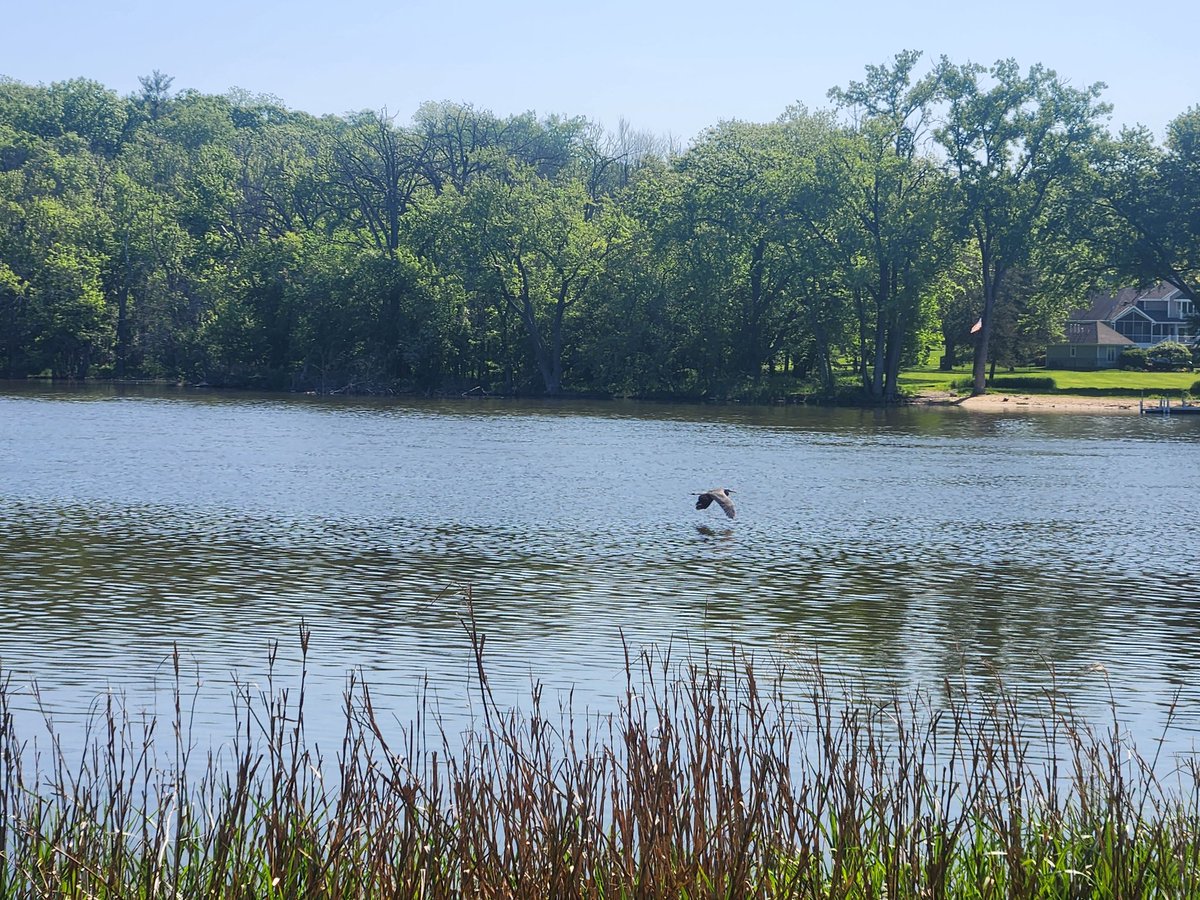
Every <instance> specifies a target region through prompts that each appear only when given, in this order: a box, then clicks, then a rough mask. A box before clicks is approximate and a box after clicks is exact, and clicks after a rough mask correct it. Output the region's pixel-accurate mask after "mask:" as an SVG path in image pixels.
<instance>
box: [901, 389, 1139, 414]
mask: <svg viewBox="0 0 1200 900" xmlns="http://www.w3.org/2000/svg"><path fill="white" fill-rule="evenodd" d="M921 400H922V401H923V402H925V403H928V404H930V405H931V406H959V407H961V408H963V409H970V410H975V411H976V412H989V413H1006V412H1020V413H1027V412H1055V413H1089V414H1091V415H1113V416H1126V415H1134V416H1136V415H1137V414H1138V401H1137V400H1136V399H1135V398H1133V397H1076V396H1072V395H1071V394H1021V393H1014V394H982V395H980V396H978V397H958V396H955V395H954V394H949V393H929V394H922V395H921ZM1154 402H1156V403H1157V401H1154Z"/></svg>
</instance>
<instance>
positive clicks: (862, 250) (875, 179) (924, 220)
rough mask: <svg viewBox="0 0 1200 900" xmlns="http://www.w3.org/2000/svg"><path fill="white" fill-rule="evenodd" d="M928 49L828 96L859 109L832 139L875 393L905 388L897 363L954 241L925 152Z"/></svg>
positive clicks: (930, 92) (900, 57)
mask: <svg viewBox="0 0 1200 900" xmlns="http://www.w3.org/2000/svg"><path fill="white" fill-rule="evenodd" d="M920 56H921V54H920V53H918V52H915V51H905V52H902V53H899V54H897V55H896V57H895V59H894V60H893V62H892V64H891V65H890V66H889V65H881V66H868V67H867V77H866V80H865V81H862V82H857V81H855V82H851V83H850V84H849V86H847V87H846V88H835V89H833V90H832V91H830V92H829V93H830V97H831V98H832V99H833V100H834V101H835V102H836V103H837V104H838V106H839V107H841V108H842V109H845V110H848V111H850V113H851V114H852V117H853V118H852V127H851V129H850V130H849V131H848V133H847V134H846V136H845V138H844V139H843V140H841V141H839V142H838V143H836V144H834V145H833V146H834V155H833V161H834V163H835V164H836V169H835V170H834V175H835V177H836V178H837V179H838V180H840V181H842V182H843V183H844V184H845V185H846V193H845V198H846V207H845V209H844V216H845V218H844V222H845V227H844V228H843V229H842V230H841V234H840V236H839V237H838V241H839V242H840V251H841V255H842V257H843V259H844V260H845V266H846V271H847V272H848V273H849V276H850V278H851V285H852V290H853V291H855V292H856V293H858V294H859V296H860V297H861V296H862V295H863V294H865V296H866V298H867V299H868V301H869V304H868V305H862V304H860V305H859V310H860V314H859V319H860V333H861V334H862V335H863V343H864V345H865V344H866V342H867V334H868V329H870V331H871V332H873V334H872V336H871V338H870V346H869V347H866V346H864V347H863V352H862V353H861V354H860V362H861V365H862V377H863V382H864V387H865V388H866V390H867V392H868V393H869V395H870V396H871V397H872V398H873V399H874V400H876V401H891V400H896V399H897V398H898V397H899V374H900V365H901V362H902V361H903V359H904V353H905V351H906V350H912V349H914V342H915V337H916V332H917V329H918V327H919V325H920V324H921V315H922V303H923V301H924V300H925V299H926V298H927V296H928V294H927V290H926V289H927V287H928V286H929V285H930V283H931V282H932V281H933V280H934V279H935V278H936V277H937V275H938V273H939V270H940V269H941V267H942V266H943V265H944V264H945V263H946V261H947V260H948V258H949V254H950V252H951V250H952V248H953V244H954V240H953V235H952V234H949V233H947V231H946V228H947V225H948V220H947V213H948V211H949V209H950V207H951V204H950V202H949V200H950V194H949V192H948V185H947V181H946V179H945V178H944V177H943V175H942V172H941V170H940V169H939V167H938V166H937V165H936V164H935V163H934V162H933V160H932V159H931V158H930V157H929V156H928V155H927V153H926V151H927V149H928V143H929V139H930V135H929V123H930V117H931V114H932V108H933V104H934V103H935V102H936V100H937V99H938V97H939V92H940V73H934V74H931V75H927V76H925V77H923V78H919V79H915V78H914V75H913V72H914V69H915V67H916V64H917V62H918V61H919V59H920Z"/></svg>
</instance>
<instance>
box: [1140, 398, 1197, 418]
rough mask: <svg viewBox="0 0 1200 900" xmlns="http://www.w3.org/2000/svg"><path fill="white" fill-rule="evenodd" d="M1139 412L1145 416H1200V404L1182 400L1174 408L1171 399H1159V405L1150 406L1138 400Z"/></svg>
mask: <svg viewBox="0 0 1200 900" xmlns="http://www.w3.org/2000/svg"><path fill="white" fill-rule="evenodd" d="M1138 412H1140V413H1141V414H1142V415H1144V416H1200V404H1196V403H1190V402H1188V401H1187V400H1181V401H1180V402H1179V403H1177V404H1176V405H1175V406H1172V405H1171V399H1170V398H1169V397H1159V398H1158V403H1157V404H1154V405H1149V404H1147V403H1146V401H1145V400H1144V399H1143V400H1138Z"/></svg>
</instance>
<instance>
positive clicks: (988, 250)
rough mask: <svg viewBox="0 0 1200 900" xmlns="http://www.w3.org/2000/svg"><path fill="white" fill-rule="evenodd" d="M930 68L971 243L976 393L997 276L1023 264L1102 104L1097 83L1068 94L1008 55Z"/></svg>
mask: <svg viewBox="0 0 1200 900" xmlns="http://www.w3.org/2000/svg"><path fill="white" fill-rule="evenodd" d="M939 70H940V77H941V80H942V83H943V85H944V89H945V96H946V98H947V101H948V109H947V112H946V118H945V121H944V123H943V125H942V127H941V128H939V129H938V132H937V135H938V138H939V140H940V141H941V143H942V146H943V147H944V148H945V151H946V154H947V156H948V159H949V162H950V165H951V166H952V168H953V170H954V172H955V174H956V175H957V184H958V188H959V190H960V191H961V194H962V202H963V206H964V209H965V210H966V213H965V222H966V225H967V227H968V229H969V230H970V232H971V234H972V236H973V238H974V240H975V242H976V244H977V245H978V248H979V260H980V275H981V282H982V287H983V310H982V317H981V318H982V320H983V327H982V331H981V333H980V336H979V340H978V342H977V344H976V353H975V364H974V386H973V390H974V392H975V393H976V394H979V393H983V391H984V390H985V388H986V385H987V361H988V349H989V342H990V340H991V336H992V329H993V326H994V319H995V315H994V313H995V309H996V302H997V299H998V298H999V295H1000V290H1001V286H1002V284H1003V283H1004V279H1005V277H1006V276H1007V275H1008V273H1009V272H1010V271H1011V270H1012V269H1013V268H1014V267H1015V266H1018V265H1022V264H1024V263H1025V262H1027V260H1028V258H1029V254H1030V251H1031V249H1032V248H1033V247H1034V245H1035V243H1036V242H1037V241H1038V240H1039V239H1040V237H1041V233H1042V226H1043V224H1044V221H1045V213H1046V211H1047V204H1048V203H1049V202H1050V200H1051V199H1052V198H1054V197H1055V196H1056V195H1055V192H1054V189H1055V188H1056V186H1062V185H1065V184H1068V183H1069V182H1070V181H1071V179H1072V178H1073V176H1074V175H1075V174H1076V173H1077V172H1078V171H1079V170H1080V169H1081V168H1082V166H1083V164H1084V160H1085V156H1086V153H1087V151H1088V149H1089V147H1090V145H1091V144H1092V142H1093V141H1094V140H1095V138H1096V135H1097V120H1098V119H1099V118H1100V117H1101V116H1103V115H1105V114H1106V113H1107V112H1108V107H1107V106H1106V105H1104V104H1101V103H1099V102H1098V98H1099V96H1100V92H1101V90H1102V88H1103V85H1101V84H1095V85H1092V86H1091V87H1089V88H1086V89H1083V90H1077V89H1075V88H1072V87H1070V86H1068V85H1067V83H1066V82H1065V81H1063V80H1061V79H1060V78H1059V77H1058V76H1057V75H1056V74H1055V73H1054V72H1053V71H1051V70H1049V69H1046V68H1044V67H1042V66H1040V65H1035V66H1032V67H1031V68H1030V69H1029V71H1028V72H1027V73H1026V74H1024V75H1022V74H1021V72H1020V69H1019V68H1018V66H1017V64H1016V63H1015V62H1014V61H1012V60H1003V61H1001V62H998V63H996V64H995V65H994V66H992V67H991V68H990V69H984V68H983V67H982V66H978V65H974V64H969V63H968V64H966V65H962V66H955V65H952V64H951V63H949V62H948V61H947V60H945V59H943V60H942V64H941V66H940V67H939ZM984 76H986V78H987V79H989V80H990V85H989V84H985V83H984V81H983V77H984Z"/></svg>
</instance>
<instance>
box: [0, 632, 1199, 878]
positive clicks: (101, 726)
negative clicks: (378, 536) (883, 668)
mask: <svg viewBox="0 0 1200 900" xmlns="http://www.w3.org/2000/svg"><path fill="white" fill-rule="evenodd" d="M465 624H466V625H467V628H468V634H469V636H470V640H471V641H472V642H473V646H474V648H475V652H476V656H475V659H476V668H477V676H478V679H477V681H478V685H479V687H480V689H481V696H482V710H481V713H482V715H481V718H480V724H479V725H478V727H476V728H474V729H472V730H471V731H469V732H468V733H467V734H465V735H459V734H451V733H449V732H448V731H447V729H446V728H445V727H444V726H443V724H442V723H441V722H440V721H439V719H438V718H437V717H436V716H435V715H433V714H432V712H431V710H432V709H433V704H431V703H430V702H428V701H427V700H426V701H425V702H423V703H421V704H419V712H418V713H417V714H416V715H415V717H414V719H413V720H412V721H411V722H409V723H407V724H405V725H404V726H403V727H401V726H394V727H393V726H389V725H388V724H386V723H384V722H383V721H382V720H381V716H380V715H379V714H378V713H377V711H376V708H375V705H374V704H373V702H372V696H371V690H370V687H369V686H368V685H366V684H364V683H362V682H361V681H360V680H359V679H358V678H357V677H355V676H354V675H350V676H349V678H348V683H347V688H346V692H345V730H344V734H343V737H342V739H341V743H340V746H339V747H338V748H337V750H336V752H335V753H334V754H332V755H331V756H330V757H328V758H326V757H324V756H323V755H322V754H321V753H320V752H318V750H317V749H316V748H315V746H314V745H313V744H312V743H310V741H309V740H308V738H307V737H306V734H305V726H304V715H305V709H304V705H305V680H306V675H305V674H304V673H303V671H302V672H301V674H300V675H299V676H298V681H297V683H294V684H292V685H290V686H280V685H278V684H276V683H275V680H274V677H272V678H271V679H269V680H268V682H267V684H266V686H265V687H264V688H263V689H262V690H260V691H254V690H252V689H250V688H249V687H248V686H240V687H239V688H238V691H237V692H236V694H235V706H236V713H237V715H236V722H237V723H238V724H237V729H236V733H235V734H233V735H230V736H229V738H228V741H227V743H225V744H224V745H222V746H221V747H219V748H216V749H213V750H211V751H208V752H206V753H203V754H200V758H196V754H197V752H198V751H197V750H196V749H195V747H194V740H193V737H192V736H191V735H190V734H189V726H188V699H187V692H186V690H184V689H183V687H182V684H183V682H182V680H181V679H180V675H179V659H178V657H176V659H175V666H176V690H175V708H174V712H173V715H172V717H171V718H172V721H170V722H164V721H159V720H158V719H156V718H153V717H143V716H139V715H136V714H134V713H131V712H129V711H128V710H126V709H123V708H121V707H120V706H119V705H116V704H111V703H109V704H107V705H105V706H104V707H103V708H102V709H101V710H99V711H98V714H97V715H96V716H95V717H94V718H93V721H92V724H91V726H90V730H89V731H88V733H87V735H86V739H85V741H84V747H85V749H84V752H82V753H81V754H78V755H77V756H75V757H71V756H70V755H69V754H68V753H67V752H66V751H65V750H64V749H63V742H62V741H61V734H60V733H59V732H57V731H56V729H55V727H54V726H53V724H52V723H51V722H50V720H49V718H48V719H47V726H46V727H47V733H48V734H49V744H48V745H46V744H41V745H40V746H42V747H43V748H44V749H43V750H42V751H40V752H38V753H35V752H34V751H33V748H32V743H31V739H30V736H29V735H27V734H20V733H18V732H17V729H16V727H15V724H14V722H15V720H14V715H13V703H14V698H15V695H16V691H15V689H14V686H13V685H12V683H11V681H10V680H7V679H6V680H3V681H2V682H0V853H2V854H3V861H2V862H3V864H2V866H0V896H2V897H5V898H22V897H38V898H42V897H88V898H117V897H121V898H127V897H145V898H150V897H245V898H251V897H253V898H275V897H278V898H296V897H332V898H341V897H347V898H349V897H355V898H359V897H362V898H366V897H381V898H382V897H427V898H436V897H462V896H477V897H496V898H499V897H530V898H533V897H537V898H548V897H554V898H558V897H606V898H608V897H611V898H617V897H623V898H624V897H628V898H633V897H730V898H738V897H811V898H817V897H820V898H842V897H846V898H850V897H854V898H871V897H889V898H908V897H912V898H917V897H921V898H925V897H970V898H1001V897H1063V898H1071V897H1114V898H1116V897H1122V898H1132V897H1154V896H1158V897H1194V896H1200V836H1198V834H1197V829H1198V822H1200V793H1198V789H1200V779H1198V778H1197V770H1196V767H1195V764H1194V762H1192V761H1190V760H1185V761H1184V762H1183V763H1182V764H1180V765H1179V766H1177V767H1174V768H1172V767H1170V766H1166V765H1164V763H1165V761H1164V760H1162V759H1156V758H1155V755H1156V753H1157V749H1156V748H1153V747H1152V748H1150V750H1151V751H1152V752H1151V754H1150V757H1149V758H1147V757H1145V756H1143V755H1141V754H1140V753H1139V752H1138V750H1137V748H1135V747H1133V746H1131V745H1130V744H1129V743H1128V741H1127V740H1126V738H1125V737H1124V732H1123V730H1122V727H1121V723H1120V721H1119V720H1118V719H1117V718H1116V716H1115V714H1114V716H1113V718H1112V719H1111V720H1108V721H1105V722H1103V723H1089V722H1085V721H1083V719H1082V718H1081V717H1080V716H1078V715H1077V714H1076V713H1075V712H1074V711H1073V709H1072V707H1071V706H1070V704H1069V703H1068V702H1067V701H1066V700H1065V699H1064V698H1062V697H1061V696H1059V695H1058V694H1056V693H1051V694H1049V695H1047V697H1046V698H1045V701H1044V704H1043V707H1042V709H1041V711H1040V713H1039V714H1037V715H1031V714H1030V713H1029V712H1028V711H1027V710H1028V706H1027V704H1026V703H1025V702H1024V701H1022V702H1020V703H1019V702H1018V699H1017V697H1016V695H1015V694H1014V693H1012V692H1010V691H1007V690H1004V689H1003V688H1002V687H1001V686H999V685H993V686H991V687H989V688H987V689H971V688H968V687H967V686H966V684H955V683H952V682H948V683H946V684H944V685H943V686H942V689H941V690H940V691H939V692H938V693H937V694H935V695H929V694H920V693H912V694H901V693H896V694H893V695H892V696H890V697H886V698H883V699H880V698H879V697H878V696H869V695H868V694H867V693H865V692H864V691H862V690H860V689H858V688H856V687H855V686H854V685H853V684H852V683H844V682H841V681H835V680H832V679H831V678H830V677H828V676H827V675H826V673H824V672H823V671H822V670H821V668H820V667H819V666H809V667H803V668H802V669H801V670H799V671H798V670H797V669H796V668H795V667H791V668H789V667H787V666H783V665H779V664H778V663H777V662H772V663H771V664H770V665H769V666H767V667H765V668H764V667H760V665H758V664H756V663H755V661H754V660H753V659H751V658H749V657H748V656H736V657H735V661H734V662H733V664H722V665H717V664H716V662H715V661H714V660H712V659H707V660H706V659H700V660H694V659H693V660H687V661H683V662H679V663H676V662H675V661H673V660H671V658H670V657H669V656H668V655H664V654H659V653H654V652H647V653H643V654H637V655H630V654H627V657H626V659H625V671H626V684H625V688H624V692H623V697H622V698H621V700H620V703H619V704H618V707H617V709H618V711H617V712H616V713H613V714H609V715H603V716H598V715H589V714H587V713H586V712H584V711H578V710H575V709H573V708H572V705H571V701H570V698H569V697H567V698H565V699H563V700H560V701H558V702H556V703H551V702H550V701H548V700H547V699H546V698H545V696H544V695H543V693H542V691H541V689H540V687H538V686H536V685H535V686H534V687H533V692H532V698H531V702H530V704H529V706H528V708H527V709H526V710H524V711H519V710H516V709H502V708H501V707H500V706H499V705H498V704H497V703H496V702H495V701H494V699H493V698H492V696H491V694H490V691H489V688H488V680H487V667H486V660H485V654H484V647H485V643H486V642H485V639H484V636H483V635H481V634H479V633H478V632H477V631H476V630H475V628H474V625H473V623H472V622H471V620H470V619H468V620H467V621H466V623H465ZM300 643H301V649H302V652H303V656H304V659H305V660H307V652H308V643H309V631H308V629H307V628H305V627H303V626H302V627H301V633H300ZM270 662H271V664H272V671H274V654H273V653H272V655H271V659H270ZM1114 709H1115V704H1114ZM164 731H165V732H166V733H164ZM1158 746H1159V747H1161V744H1160V745H1158ZM1160 769H1166V770H1168V771H1169V772H1170V774H1169V775H1163V774H1162V773H1161V772H1160V771H1159V770H1160Z"/></svg>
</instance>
